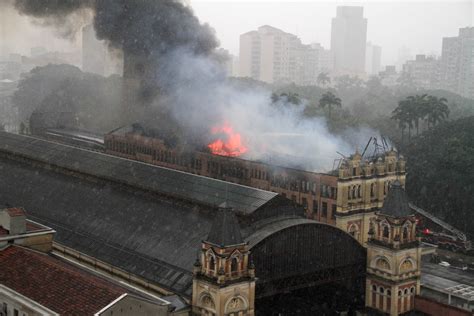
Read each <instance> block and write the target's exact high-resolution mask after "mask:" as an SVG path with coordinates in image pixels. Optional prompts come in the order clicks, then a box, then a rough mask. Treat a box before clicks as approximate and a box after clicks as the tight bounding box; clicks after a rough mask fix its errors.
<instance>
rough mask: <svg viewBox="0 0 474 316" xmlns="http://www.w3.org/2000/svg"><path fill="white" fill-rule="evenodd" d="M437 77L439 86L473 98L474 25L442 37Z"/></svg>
mask: <svg viewBox="0 0 474 316" xmlns="http://www.w3.org/2000/svg"><path fill="white" fill-rule="evenodd" d="M439 79H440V81H439V82H440V88H442V89H446V90H449V91H452V92H456V93H459V94H460V95H462V96H464V97H467V98H472V99H474V27H465V28H461V29H459V36H457V37H445V38H443V48H442V52H441V62H440V78H439Z"/></svg>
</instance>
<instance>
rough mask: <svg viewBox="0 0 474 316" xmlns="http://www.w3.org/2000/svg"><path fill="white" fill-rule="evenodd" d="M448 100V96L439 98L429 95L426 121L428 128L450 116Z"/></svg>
mask: <svg viewBox="0 0 474 316" xmlns="http://www.w3.org/2000/svg"><path fill="white" fill-rule="evenodd" d="M447 103H448V100H447V99H446V98H438V97H435V96H432V95H430V96H428V99H427V112H426V121H427V122H428V129H429V128H430V127H434V126H436V125H437V124H438V123H440V122H442V121H444V120H446V119H447V118H448V117H449V108H448V104H447Z"/></svg>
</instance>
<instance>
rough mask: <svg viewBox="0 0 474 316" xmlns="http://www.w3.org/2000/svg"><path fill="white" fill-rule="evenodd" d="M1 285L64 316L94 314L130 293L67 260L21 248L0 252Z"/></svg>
mask: <svg viewBox="0 0 474 316" xmlns="http://www.w3.org/2000/svg"><path fill="white" fill-rule="evenodd" d="M0 264H1V266H2V269H0V284H3V285H5V286H8V287H9V288H11V289H13V290H15V291H16V292H18V293H20V294H22V295H25V296H27V297H29V298H31V299H33V300H34V301H36V302H38V303H40V304H41V305H43V306H45V307H46V308H48V309H50V310H52V311H54V312H57V313H59V314H61V315H73V314H75V313H77V312H78V311H81V314H82V315H93V314H94V313H97V312H99V311H100V310H101V309H102V308H104V307H105V306H107V305H108V304H110V303H112V302H113V301H114V300H115V299H117V298H119V297H120V296H121V295H122V294H124V293H127V290H126V289H125V288H122V287H120V286H118V285H115V284H114V283H111V282H109V281H107V280H105V279H103V278H101V277H99V276H96V275H94V274H91V273H88V272H86V271H85V270H81V269H79V268H77V267H75V266H73V265H71V264H69V263H67V262H65V261H61V260H59V259H57V258H54V257H52V256H49V255H47V254H43V253H39V252H36V251H32V250H29V249H25V248H20V247H18V246H11V247H8V248H7V249H4V250H1V251H0Z"/></svg>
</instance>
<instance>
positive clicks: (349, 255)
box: [247, 219, 366, 315]
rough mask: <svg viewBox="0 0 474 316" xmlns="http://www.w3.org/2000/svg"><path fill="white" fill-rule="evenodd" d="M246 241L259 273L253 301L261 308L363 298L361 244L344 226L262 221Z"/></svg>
mask: <svg viewBox="0 0 474 316" xmlns="http://www.w3.org/2000/svg"><path fill="white" fill-rule="evenodd" d="M247 241H248V242H249V244H250V246H251V252H252V258H253V261H254V264H255V267H256V275H257V278H258V281H257V290H256V298H257V300H258V303H257V304H256V307H257V309H259V310H261V311H262V312H263V311H265V314H271V313H269V312H271V311H272V310H274V311H275V313H276V312H279V313H284V314H283V315H291V314H292V313H291V312H290V311H297V310H299V313H300V314H302V313H305V312H307V313H313V312H320V311H321V309H326V310H329V311H335V310H336V309H343V310H348V309H349V307H350V306H356V305H360V304H363V302H364V292H365V270H366V250H365V248H364V247H362V246H361V245H360V244H359V243H358V242H357V241H356V240H355V239H354V238H353V237H352V236H350V235H349V234H347V233H346V232H344V231H342V230H340V229H338V228H336V227H333V226H330V225H326V224H323V223H318V222H315V221H312V220H308V219H288V220H285V221H278V222H275V223H273V224H269V225H267V226H265V227H264V228H263V229H260V230H259V231H257V232H256V233H255V234H253V235H251V236H249V237H248V238H247ZM285 307H288V308H289V309H288V312H286V308H285ZM300 309H304V310H300Z"/></svg>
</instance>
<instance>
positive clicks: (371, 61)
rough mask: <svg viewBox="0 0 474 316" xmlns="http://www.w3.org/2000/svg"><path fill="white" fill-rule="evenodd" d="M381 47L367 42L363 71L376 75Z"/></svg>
mask: <svg viewBox="0 0 474 316" xmlns="http://www.w3.org/2000/svg"><path fill="white" fill-rule="evenodd" d="M381 59H382V47H380V46H377V45H372V43H370V42H368V43H367V46H366V49H365V72H366V73H367V74H368V75H377V74H378V73H379V72H380V71H381V70H382V69H381Z"/></svg>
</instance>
